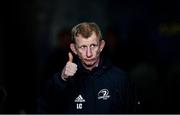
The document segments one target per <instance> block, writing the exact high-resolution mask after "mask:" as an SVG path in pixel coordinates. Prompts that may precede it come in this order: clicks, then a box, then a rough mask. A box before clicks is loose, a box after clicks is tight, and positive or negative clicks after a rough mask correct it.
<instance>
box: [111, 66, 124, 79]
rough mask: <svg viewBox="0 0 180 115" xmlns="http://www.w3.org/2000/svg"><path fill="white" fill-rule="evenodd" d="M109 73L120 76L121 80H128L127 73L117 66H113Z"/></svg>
mask: <svg viewBox="0 0 180 115" xmlns="http://www.w3.org/2000/svg"><path fill="white" fill-rule="evenodd" d="M109 72H110V73H111V74H112V75H114V76H118V77H120V78H127V72H126V71H124V70H123V69H121V68H119V67H117V66H111V68H110V69H109Z"/></svg>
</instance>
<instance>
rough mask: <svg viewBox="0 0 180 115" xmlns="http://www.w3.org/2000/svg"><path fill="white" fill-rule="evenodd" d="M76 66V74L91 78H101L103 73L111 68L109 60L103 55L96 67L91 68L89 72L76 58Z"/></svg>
mask: <svg viewBox="0 0 180 115" xmlns="http://www.w3.org/2000/svg"><path fill="white" fill-rule="evenodd" d="M77 65H78V72H77V73H78V74H81V75H82V76H93V77H99V76H101V75H102V74H103V73H104V72H105V71H107V70H108V69H109V68H110V67H111V66H112V64H111V62H110V60H109V59H107V58H105V57H104V56H103V55H102V56H101V57H100V62H99V65H98V67H95V68H93V69H92V70H91V71H90V70H87V69H85V68H84V67H83V65H82V63H81V62H80V60H79V59H78V58H77Z"/></svg>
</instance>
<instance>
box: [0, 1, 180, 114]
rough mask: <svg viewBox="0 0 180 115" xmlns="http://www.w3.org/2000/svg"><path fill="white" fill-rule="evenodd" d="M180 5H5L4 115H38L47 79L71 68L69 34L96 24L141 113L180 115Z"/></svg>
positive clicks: (0, 83)
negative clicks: (38, 101)
mask: <svg viewBox="0 0 180 115" xmlns="http://www.w3.org/2000/svg"><path fill="white" fill-rule="evenodd" d="M179 5H180V1H179V0H166V1H164V0H119V1H118V0H17V1H12V2H10V1H6V2H5V3H2V6H3V8H2V17H3V20H2V22H1V24H2V25H3V27H2V34H1V41H0V47H1V48H0V90H1V91H0V98H1V99H0V104H1V105H0V113H36V97H37V95H38V89H39V84H40V82H41V80H42V79H44V78H46V77H47V78H48V77H50V76H51V75H52V74H53V73H54V72H55V71H58V68H60V67H61V66H64V63H65V62H66V60H67V52H68V51H69V48H68V46H67V45H68V44H69V40H68V39H69V38H70V31H71V28H72V27H73V26H74V25H76V24H78V23H80V22H83V21H91V22H96V23H97V24H98V25H99V26H100V28H101V29H102V32H103V37H104V39H105V40H106V41H107V42H106V43H107V44H106V48H105V50H104V52H105V54H107V56H109V58H110V59H111V60H112V62H113V63H114V64H115V65H116V66H118V67H120V68H121V69H123V70H125V71H127V72H128V73H129V77H130V78H131V79H132V80H133V81H134V82H135V84H136V87H137V92H138V99H139V100H140V101H141V104H140V105H139V106H141V108H142V110H141V111H140V113H180V108H179V103H180V99H179V97H180V95H179V88H180V85H179V84H180V83H179V82H180V79H179V78H180V51H179V50H180V45H179V44H180V13H179V12H180V7H179Z"/></svg>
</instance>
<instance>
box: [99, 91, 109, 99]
mask: <svg viewBox="0 0 180 115" xmlns="http://www.w3.org/2000/svg"><path fill="white" fill-rule="evenodd" d="M109 97H110V95H109V91H108V90H107V89H102V90H100V91H99V93H98V99H103V100H107V99H108V98H109Z"/></svg>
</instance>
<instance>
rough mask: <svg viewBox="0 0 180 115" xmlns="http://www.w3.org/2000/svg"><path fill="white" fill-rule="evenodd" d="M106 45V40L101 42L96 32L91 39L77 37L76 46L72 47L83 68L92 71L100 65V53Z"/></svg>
mask: <svg viewBox="0 0 180 115" xmlns="http://www.w3.org/2000/svg"><path fill="white" fill-rule="evenodd" d="M71 45H72V44H71ZM104 45H105V42H104V40H101V41H100V40H99V38H98V37H97V35H96V34H95V32H93V34H92V35H91V36H90V37H89V38H84V37H83V36H81V35H78V36H77V37H76V41H75V44H73V45H72V46H71V47H74V48H71V49H72V51H73V52H74V53H75V54H76V55H78V57H79V58H80V60H81V62H82V64H83V66H84V67H85V68H86V69H90V70H91V69H92V68H94V67H95V66H96V65H98V63H99V57H100V53H101V51H102V50H103V48H104Z"/></svg>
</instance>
